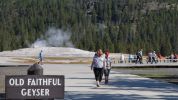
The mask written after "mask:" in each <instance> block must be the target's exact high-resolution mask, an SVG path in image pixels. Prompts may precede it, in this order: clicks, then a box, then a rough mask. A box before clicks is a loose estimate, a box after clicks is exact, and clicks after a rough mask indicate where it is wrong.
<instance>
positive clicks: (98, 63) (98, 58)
mask: <svg viewBox="0 0 178 100" xmlns="http://www.w3.org/2000/svg"><path fill="white" fill-rule="evenodd" d="M104 66H105V57H104V56H103V52H102V50H101V49H99V50H98V51H97V53H96V54H95V55H94V57H93V61H92V65H91V70H93V72H94V75H95V80H96V86H97V87H100V82H101V81H102V77H103V68H104Z"/></svg>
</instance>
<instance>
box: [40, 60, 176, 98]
mask: <svg viewBox="0 0 178 100" xmlns="http://www.w3.org/2000/svg"><path fill="white" fill-rule="evenodd" d="M43 68H44V74H45V75H65V85H66V86H65V100H99V99H100V100H143V99H157V100H159V99H161V100H164V99H166V100H175V99H177V98H178V86H176V85H173V84H169V83H164V82H159V81H156V80H152V79H148V78H143V77H139V76H136V75H130V74H121V73H119V72H114V71H112V72H111V77H110V82H109V84H108V85H104V81H103V82H102V85H101V87H99V88H97V87H96V85H95V80H94V75H93V72H92V71H91V70H90V67H89V65H84V64H78V65H77V64H76V65H73V64H72V65H70V64H66V65H63V64H61V65H54V64H52V65H50V64H47V65H43Z"/></svg>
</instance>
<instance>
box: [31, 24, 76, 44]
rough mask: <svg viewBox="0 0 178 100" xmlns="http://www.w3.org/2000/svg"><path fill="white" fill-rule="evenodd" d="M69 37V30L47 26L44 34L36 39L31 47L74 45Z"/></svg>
mask: <svg viewBox="0 0 178 100" xmlns="http://www.w3.org/2000/svg"><path fill="white" fill-rule="evenodd" d="M70 37H71V33H70V32H67V31H63V30H61V29H56V28H49V29H48V31H47V32H46V33H45V35H44V36H43V37H41V38H39V39H37V40H36V41H35V42H34V43H33V44H32V45H31V47H74V45H73V44H72V42H71V41H70Z"/></svg>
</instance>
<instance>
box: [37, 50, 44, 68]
mask: <svg viewBox="0 0 178 100" xmlns="http://www.w3.org/2000/svg"><path fill="white" fill-rule="evenodd" d="M43 58H44V55H43V50H41V51H40V53H39V55H38V59H39V62H38V64H41V65H43Z"/></svg>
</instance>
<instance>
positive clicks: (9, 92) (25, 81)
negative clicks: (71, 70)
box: [5, 75, 64, 99]
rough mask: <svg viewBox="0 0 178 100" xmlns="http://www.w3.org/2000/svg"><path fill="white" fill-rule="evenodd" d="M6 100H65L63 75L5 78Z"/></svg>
mask: <svg viewBox="0 0 178 100" xmlns="http://www.w3.org/2000/svg"><path fill="white" fill-rule="evenodd" d="M5 84H6V86H5V92H6V99H64V76H63V75H16V76H6V77H5Z"/></svg>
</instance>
